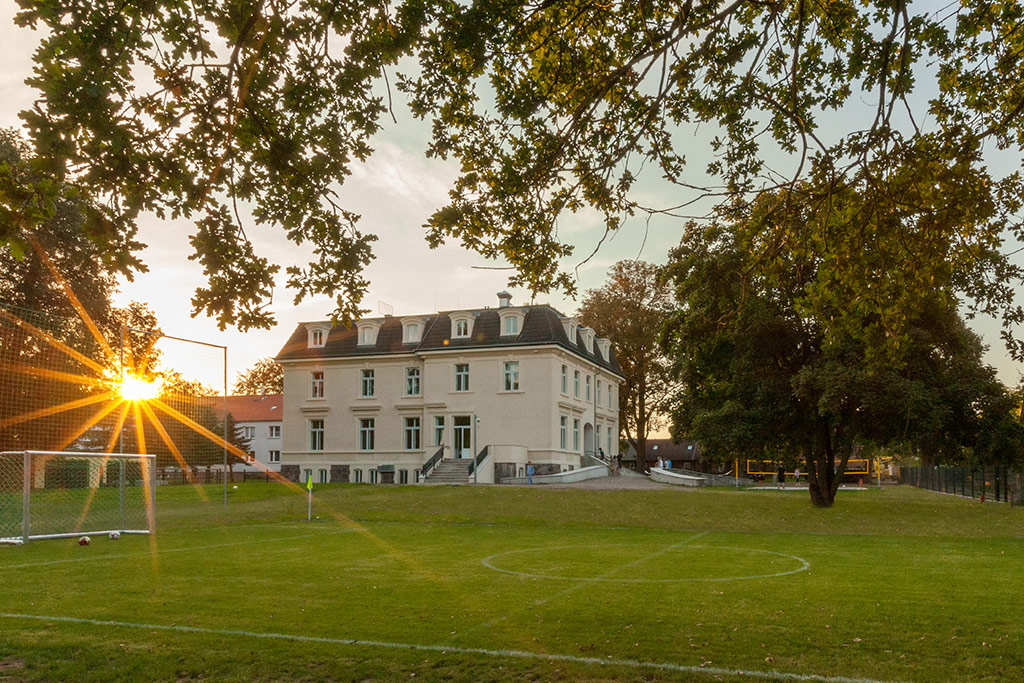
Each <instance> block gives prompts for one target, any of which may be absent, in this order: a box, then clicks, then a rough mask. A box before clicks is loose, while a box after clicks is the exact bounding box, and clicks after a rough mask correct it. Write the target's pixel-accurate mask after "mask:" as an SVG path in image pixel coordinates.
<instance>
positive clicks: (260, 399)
mask: <svg viewBox="0 0 1024 683" xmlns="http://www.w3.org/2000/svg"><path fill="white" fill-rule="evenodd" d="M283 402H284V401H283V396H282V395H281V394H262V395H256V396H228V398H227V409H228V412H229V413H231V417H233V418H234V420H235V427H236V428H237V429H239V430H240V431H241V432H242V435H243V436H244V437H245V438H246V440H248V442H249V456H250V457H251V458H252V461H250V462H247V463H244V464H238V465H235V469H239V468H240V469H243V470H246V471H259V472H265V471H266V470H270V471H272V472H280V471H281V450H282V445H281V444H282V442H283V441H284V439H283V437H282V425H283V420H282V417H283V414H284V410H283V409H282V406H283ZM210 407H211V408H213V410H214V411H215V412H216V413H217V415H218V416H220V414H221V413H222V412H223V399H222V398H218V399H216V400H211V401H210ZM253 461H255V463H258V464H255V463H254V462H253Z"/></svg>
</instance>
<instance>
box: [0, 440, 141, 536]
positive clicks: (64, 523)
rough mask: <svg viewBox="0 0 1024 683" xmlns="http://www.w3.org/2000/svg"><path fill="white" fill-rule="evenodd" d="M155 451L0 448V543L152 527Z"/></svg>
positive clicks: (135, 531)
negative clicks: (15, 449)
mask: <svg viewBox="0 0 1024 683" xmlns="http://www.w3.org/2000/svg"><path fill="white" fill-rule="evenodd" d="M154 460H155V456H152V455H140V454H138V453H77V452H67V451H5V452H3V453H0V543H25V542H27V541H30V540H35V539H41V538H67V537H70V536H79V535H83V534H107V533H110V532H112V531H117V532H119V533H122V534H150V533H154V532H155V531H156V506H155V496H154V492H155V491H154V487H153V472H154Z"/></svg>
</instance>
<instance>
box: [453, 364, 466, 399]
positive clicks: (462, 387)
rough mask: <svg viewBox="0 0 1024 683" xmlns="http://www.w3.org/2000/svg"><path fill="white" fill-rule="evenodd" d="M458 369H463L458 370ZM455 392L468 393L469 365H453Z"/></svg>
mask: <svg viewBox="0 0 1024 683" xmlns="http://www.w3.org/2000/svg"><path fill="white" fill-rule="evenodd" d="M460 368H464V369H461V370H460ZM463 380H464V381H463ZM455 391H457V392H459V393H465V392H468V391H469V363H456V364H455Z"/></svg>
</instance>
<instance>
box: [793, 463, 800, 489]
mask: <svg viewBox="0 0 1024 683" xmlns="http://www.w3.org/2000/svg"><path fill="white" fill-rule="evenodd" d="M793 480H794V481H796V484H797V486H799V485H800V468H799V467H797V468H796V471H795V472H794V473H793Z"/></svg>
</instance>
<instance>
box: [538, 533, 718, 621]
mask: <svg viewBox="0 0 1024 683" xmlns="http://www.w3.org/2000/svg"><path fill="white" fill-rule="evenodd" d="M707 534H708V532H706V531H702V532H700V533H699V534H694V535H693V536H690V537H689V538H687V539H686V540H684V541H680V542H679V543H676V544H674V545H670V546H668V547H666V548H662V549H661V550H659V551H657V552H654V553H651V554H650V555H647V556H646V557H641V558H639V559H636V560H633V561H632V562H627V563H626V564H624V565H622V566H620V567H615V568H614V569H611V570H609V571H607V572H605V573H604V574H601V575H600V576H595V577H594V578H592V579H583V578H581V579H579V583H577V584H576V585H574V586H569V587H568V588H566V589H565V590H561V591H559V592H557V593H554V594H552V595H549V596H548V597H546V598H544V599H543V600H538V601H537V602H535V603H533V604H534V605H543V604H545V603H547V602H550V601H551V600H554V599H556V598H560V597H563V596H565V595H568V594H569V593H572V592H575V591H577V590H579V589H580V588H583V587H584V586H586V585H588V584H591V583H597V582H599V581H604V580H605V579H608V578H610V577H612V576H613V575H615V574H618V573H619V572H620V571H622V570H623V569H629V568H630V567H636V566H637V565H640V564H643V563H644V562H646V561H647V560H653V559H654V558H655V557H658V556H659V555H664V554H665V553H669V552H672V551H673V550H676V549H677V548H681V547H683V546H684V545H687V544H689V543H692V542H693V541H696V540H697V539H698V538H700V537H702V536H707Z"/></svg>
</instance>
